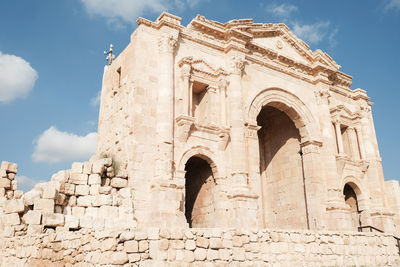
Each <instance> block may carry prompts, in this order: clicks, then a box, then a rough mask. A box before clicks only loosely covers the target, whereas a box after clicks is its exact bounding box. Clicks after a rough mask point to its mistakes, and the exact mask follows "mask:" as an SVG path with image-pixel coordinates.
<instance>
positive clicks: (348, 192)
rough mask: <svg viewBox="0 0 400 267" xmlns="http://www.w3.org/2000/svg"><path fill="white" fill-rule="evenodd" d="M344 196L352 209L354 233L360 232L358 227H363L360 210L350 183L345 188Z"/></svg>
mask: <svg viewBox="0 0 400 267" xmlns="http://www.w3.org/2000/svg"><path fill="white" fill-rule="evenodd" d="M343 196H344V201H345V203H346V204H347V205H348V206H349V207H350V215H351V227H352V229H353V230H354V231H358V227H360V226H361V222H360V209H359V207H358V200H357V194H356V192H355V191H354V189H353V187H352V186H351V185H350V184H349V183H347V184H345V186H344V188H343Z"/></svg>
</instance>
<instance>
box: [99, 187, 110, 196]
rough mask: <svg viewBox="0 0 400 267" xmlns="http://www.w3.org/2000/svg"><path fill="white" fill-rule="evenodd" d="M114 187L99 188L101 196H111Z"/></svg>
mask: <svg viewBox="0 0 400 267" xmlns="http://www.w3.org/2000/svg"><path fill="white" fill-rule="evenodd" d="M111 189H112V187H111V186H102V187H100V188H99V193H100V194H105V195H107V194H110V192H111Z"/></svg>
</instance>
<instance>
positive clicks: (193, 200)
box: [0, 13, 400, 266]
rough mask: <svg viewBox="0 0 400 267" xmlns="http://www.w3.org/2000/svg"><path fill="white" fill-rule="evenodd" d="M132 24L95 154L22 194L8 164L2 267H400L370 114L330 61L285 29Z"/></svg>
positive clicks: (398, 224) (394, 195)
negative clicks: (279, 266) (281, 266)
mask: <svg viewBox="0 0 400 267" xmlns="http://www.w3.org/2000/svg"><path fill="white" fill-rule="evenodd" d="M137 23H138V25H139V26H138V28H137V30H135V32H134V33H133V34H132V36H131V43H130V44H129V45H128V46H127V47H126V49H125V50H124V51H123V52H122V53H121V54H120V55H119V56H118V57H117V58H116V59H115V60H114V61H113V63H112V64H111V65H109V66H106V67H105V71H104V76H103V87H102V95H101V107H100V115H99V129H98V144H97V152H96V155H95V156H94V157H92V158H91V159H90V160H89V161H88V162H83V163H74V164H73V165H72V168H71V170H67V171H61V172H59V173H57V174H55V175H54V176H53V177H52V178H51V180H50V181H49V182H47V183H42V184H38V185H37V186H35V188H34V189H33V190H32V191H30V192H27V193H25V194H24V193H23V192H22V191H19V190H17V184H16V182H15V179H14V177H15V175H16V172H17V166H16V164H13V163H8V162H3V163H2V165H1V168H0V198H1V202H0V233H1V235H0V236H1V238H2V239H1V240H0V241H4V242H0V243H1V244H3V245H1V246H0V248H1V251H0V264H2V265H7V264H17V265H18V264H19V265H23V264H50V263H51V262H52V261H53V263H60V264H63V263H85V264H93V265H96V264H125V263H127V262H129V263H131V264H132V265H133V266H135V264H139V263H140V262H144V263H147V262H148V263H149V264H155V265H157V266H163V265H165V264H167V263H168V262H169V263H172V262H174V263H175V262H178V263H182V264H183V263H185V264H192V263H193V264H195V263H196V264H197V263H205V262H209V263H210V264H214V263H215V264H216V263H217V262H219V263H221V264H222V265H224V266H225V265H227V264H239V263H240V264H242V263H243V264H248V265H252V264H254V263H257V264H259V266H264V265H267V263H271V264H272V263H275V262H279V261H282V262H284V263H286V264H288V265H300V264H303V265H304V264H308V263H309V264H311V265H313V264H314V265H319V264H321V263H323V264H325V263H326V264H328V265H349V264H362V262H363V260H365V257H366V256H368V255H369V254H368V253H364V254H366V255H364V254H363V253H358V252H356V251H363V252H364V251H365V249H364V248H365V246H369V248H370V250H374V251H380V252H379V253H380V255H381V258H377V259H376V261H375V262H371V265H388V264H399V257H398V255H397V252H398V251H396V242H397V241H396V239H395V238H393V236H392V235H399V232H400V187H399V184H398V182H396V181H384V177H383V171H382V165H381V159H380V156H379V149H378V144H377V140H376V135H375V130H374V125H373V120H372V112H371V106H372V103H371V102H369V100H370V98H369V97H368V96H367V94H366V91H364V90H362V89H355V90H352V89H350V86H351V77H350V76H349V75H347V74H345V73H342V72H340V71H339V69H340V66H339V65H338V64H337V63H336V62H335V61H333V60H332V58H330V57H329V55H327V54H326V53H324V52H322V51H321V50H316V51H314V52H313V51H311V50H310V49H309V47H308V45H307V44H305V43H304V42H303V41H302V40H300V39H299V38H297V37H296V36H295V35H294V34H293V33H292V32H291V31H290V30H289V28H288V27H287V26H286V25H284V24H270V23H268V24H261V23H254V22H253V20H252V19H243V20H232V21H229V22H227V23H219V22H216V21H211V20H207V19H206V18H205V17H203V16H197V17H195V18H194V19H193V20H192V21H191V22H190V24H189V25H188V26H186V27H184V26H182V25H181V24H180V18H179V17H177V16H174V15H171V14H168V13H163V14H161V15H160V17H159V18H158V19H157V20H156V21H155V22H152V21H149V20H146V19H143V18H139V19H138V20H137ZM365 226H372V227H375V228H377V229H381V230H383V231H385V234H380V233H377V234H369V233H358V232H357V231H358V230H359V229H361V228H359V227H365ZM189 228H193V229H189ZM200 228H212V229H205V230H204V229H200ZM232 228H235V229H254V230H251V231H250V230H246V232H241V231H240V230H235V231H233V232H232V230H231V229H232ZM266 228H275V229H277V228H284V229H288V230H285V231H280V230H274V231H270V230H265V229H266ZM165 229H169V230H165ZM176 229H179V230H176ZM289 229H291V231H289ZM332 230H333V231H337V232H330V231H332ZM316 231H318V232H316ZM342 231H346V233H345V234H343V233H342ZM72 232H74V233H72ZM75 235H76V236H78V237H85V238H89V239H91V240H94V241H93V242H94V243H96V244H101V246H97V247H96V246H95V245H93V246H89V245H87V243H79V245H76V246H75V245H73V244H72V243H71V244H70V243H68V242H70V241H68V242H67V240H69V239H68V238H69V237H68V236H75ZM29 240H31V241H32V240H33V241H32V242H34V243H35V244H36V245H37V244H39V243H40V242H43V244H44V245H43V246H42V247H40V248H37V250H35V249H34V248H31V249H29V250H26V251H25V250H24V252H23V253H22V252H17V253H16V254H13V252H12V250H13V249H15V248H16V247H17V246H18V245H19V244H20V243H21V242H28V243H29V242H31V241H29ZM81 240H82V239H81ZM355 240H357V241H355ZM372 240H374V241H372ZM59 241H60V243H57V242H59ZM6 242H7V244H9V245H4V244H5V243H6ZM71 242H72V241H71ZM374 242H376V243H374ZM60 244H61V245H60ZM74 244H75V243H74ZM76 244H78V243H76ZM332 244H334V246H333V245H332ZM314 245H315V246H314ZM331 245H332V246H331ZM72 247H73V249H76V252H72V250H71V248H72ZM289 247H290V249H288V248H289ZM317 247H318V249H320V250H321V251H319V252H314V250H315V249H317ZM293 248H294V249H293ZM17 251H18V249H17ZM39 251H40V253H39ZM293 251H295V252H293ZM310 251H313V252H312V253H311V252H310ZM61 252H62V253H65V255H67V257H66V258H65V259H64V261H63V259H62V258H60V255H61ZM69 252H71V253H69ZM100 252H102V253H103V254H104V255H107V256H101V257H100V256H99V255H98V254H99V253H100ZM282 253H284V254H285V255H286V254H287V255H289V254H290V253H292V254H290V257H288V258H283V257H281V255H280V256H278V254H282ZM288 253H289V254H288ZM313 253H314V254H313ZM315 253H317V254H315ZM63 255H64V254H63ZM349 255H350V256H349ZM333 256H334V257H333ZM316 257H318V260H316V261H313V260H310V259H311V258H312V259H315V258H316ZM29 258H31V259H29ZM298 258H300V260H294V259H298ZM332 258H334V259H335V260H333V261H332V260H331V259H332ZM374 258H375V257H374ZM329 260H331V261H329ZM140 264H141V263H140ZM365 264H367V265H368V264H369V263H365Z"/></svg>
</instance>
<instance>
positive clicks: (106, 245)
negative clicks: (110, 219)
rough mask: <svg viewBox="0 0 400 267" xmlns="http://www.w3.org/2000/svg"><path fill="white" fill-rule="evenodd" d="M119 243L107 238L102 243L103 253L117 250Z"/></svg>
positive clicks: (114, 239)
mask: <svg viewBox="0 0 400 267" xmlns="http://www.w3.org/2000/svg"><path fill="white" fill-rule="evenodd" d="M117 245H118V242H117V239H116V238H113V237H112V238H106V239H104V240H103V241H102V242H101V246H100V248H101V251H109V250H115V249H116V248H117Z"/></svg>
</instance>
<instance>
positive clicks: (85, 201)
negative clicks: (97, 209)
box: [76, 196, 94, 207]
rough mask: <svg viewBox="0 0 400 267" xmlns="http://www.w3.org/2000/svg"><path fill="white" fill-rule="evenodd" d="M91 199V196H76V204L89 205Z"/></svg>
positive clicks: (90, 204)
mask: <svg viewBox="0 0 400 267" xmlns="http://www.w3.org/2000/svg"><path fill="white" fill-rule="evenodd" d="M93 199H94V198H93V196H80V197H78V198H77V201H76V204H77V205H78V206H80V207H90V206H92V202H93Z"/></svg>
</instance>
